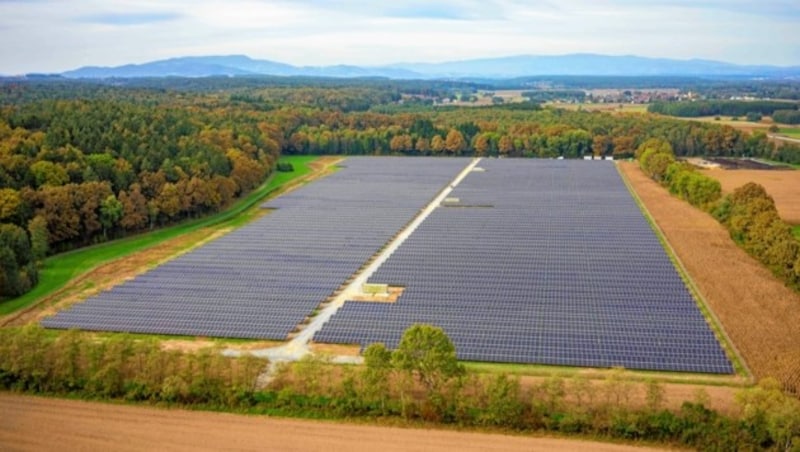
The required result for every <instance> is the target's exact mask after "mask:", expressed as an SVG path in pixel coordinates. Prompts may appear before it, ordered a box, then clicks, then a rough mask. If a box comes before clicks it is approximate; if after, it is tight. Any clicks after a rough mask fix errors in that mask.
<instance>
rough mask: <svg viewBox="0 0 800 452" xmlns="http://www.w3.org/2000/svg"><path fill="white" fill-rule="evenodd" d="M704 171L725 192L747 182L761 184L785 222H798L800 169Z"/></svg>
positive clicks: (799, 212) (799, 211)
mask: <svg viewBox="0 0 800 452" xmlns="http://www.w3.org/2000/svg"><path fill="white" fill-rule="evenodd" d="M704 173H705V174H706V175H708V176H711V177H713V178H714V179H717V180H718V181H719V183H720V184H722V191H723V192H725V193H730V192H732V191H733V190H735V189H737V188H739V187H741V186H742V185H744V184H746V183H748V182H755V183H758V184H761V185H763V186H764V188H766V189H767V193H769V194H770V195H771V196H772V197H773V198H774V199H775V205H776V206H777V207H778V213H780V215H781V218H783V220H784V221H786V222H787V223H791V224H800V171H790V170H787V171H764V170H723V169H713V170H707V171H704Z"/></svg>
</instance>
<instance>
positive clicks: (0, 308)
mask: <svg viewBox="0 0 800 452" xmlns="http://www.w3.org/2000/svg"><path fill="white" fill-rule="evenodd" d="M316 158H317V157H315V156H288V157H282V158H281V160H282V161H286V162H289V163H291V164H292V165H293V166H294V168H295V170H294V171H293V172H291V173H281V172H277V171H276V172H274V173H273V174H272V175H271V176H270V178H269V179H267V181H266V182H265V183H264V184H263V185H261V186H260V187H259V188H258V189H256V190H254V191H253V192H251V193H250V194H249V195H247V196H246V197H244V198H242V199H240V200H238V201H237V202H236V203H234V204H233V205H232V206H231V207H230V208H229V209H227V210H225V211H223V212H220V213H217V214H214V215H211V216H209V217H205V218H200V219H197V220H190V221H185V222H183V223H180V224H178V225H175V226H170V227H168V228H164V229H159V230H156V231H153V232H149V233H143V234H138V235H135V236H132V237H127V238H124V239H120V240H114V241H111V242H106V243H103V244H100V245H94V246H90V247H86V248H81V249H78V250H75V251H70V252H67V253H63V254H58V255H55V256H51V257H49V258H47V259H46V260H45V261H44V266H43V268H42V269H41V271H40V273H39V284H37V285H36V287H34V288H33V290H31V291H30V292H28V293H26V294H25V295H22V296H20V297H17V298H13V299H10V300H6V301H4V302H2V304H0V315H8V314H11V313H13V312H15V311H17V310H19V309H22V308H25V307H27V306H30V305H32V304H33V303H35V302H37V301H39V300H40V299H42V298H44V297H46V296H48V295H50V294H52V293H53V292H55V291H57V290H59V289H61V288H62V287H64V285H66V284H67V282H68V281H70V280H71V279H72V278H75V277H76V276H78V275H81V274H83V273H86V272H87V271H89V270H91V269H93V268H95V267H97V266H98V265H101V264H103V263H106V262H108V261H110V260H112V259H117V258H120V257H123V256H127V255H130V254H133V253H135V252H138V251H141V250H143V249H146V248H149V247H151V246H155V245H158V244H159V243H162V242H164V241H166V240H170V239H172V238H175V237H178V236H180V235H182V234H186V233H189V232H192V231H196V230H198V229H200V228H205V227H209V226H217V225H219V226H225V227H233V226H239V225H240V224H241V223H243V222H245V221H246V220H247V219H248V218H249V216H247V215H243V214H244V213H245V212H246V211H248V209H250V208H251V207H253V206H255V205H256V204H257V203H259V202H261V201H262V200H263V199H264V197H265V196H267V195H269V194H270V193H272V192H273V191H275V190H277V189H278V188H280V187H281V186H282V185H284V184H286V183H287V182H289V181H291V180H293V179H296V178H299V177H302V176H305V175H306V174H308V173H310V172H311V168H310V166H309V164H310V163H311V162H312V161H314V160H315V159H316Z"/></svg>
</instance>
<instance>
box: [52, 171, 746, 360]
mask: <svg viewBox="0 0 800 452" xmlns="http://www.w3.org/2000/svg"><path fill="white" fill-rule="evenodd" d="M467 162H468V161H467V160H465V159H404V158H351V159H349V160H346V161H345V162H344V163H343V166H344V168H343V169H342V170H340V171H338V172H337V173H335V174H334V175H332V176H330V177H328V178H326V179H324V180H322V181H319V182H317V183H315V184H310V185H307V186H305V187H303V188H301V189H299V190H297V191H295V192H293V193H291V194H289V195H286V196H284V197H282V198H278V199H276V200H274V201H272V202H270V203H268V204H266V205H265V206H266V207H269V208H275V209H277V210H275V211H273V213H271V214H270V215H267V216H265V217H263V218H261V219H259V220H257V221H256V222H254V223H251V224H249V225H247V226H245V227H243V228H241V229H239V230H236V231H234V232H232V233H229V234H227V235H225V236H223V237H222V238H219V239H217V240H214V241H212V242H210V243H208V244H206V245H204V246H202V247H200V248H197V249H195V250H192V251H190V252H189V253H186V254H184V255H182V256H179V257H178V258H176V259H174V260H172V261H169V262H167V263H165V264H162V265H160V266H159V267H157V268H155V269H154V270H152V271H150V272H147V273H144V274H142V275H139V276H137V277H135V278H134V279H132V280H130V281H127V282H125V283H124V284H122V285H119V286H117V287H114V288H112V289H110V290H106V291H104V292H101V293H100V294H98V295H97V296H95V297H93V298H91V299H89V300H88V301H87V302H85V303H80V304H76V305H73V306H72V307H71V308H69V309H67V310H64V311H61V312H59V313H57V314H56V315H54V316H52V317H50V318H47V319H45V320H44V321H43V322H42V323H43V325H44V326H46V327H51V328H82V329H89V330H99V331H120V332H137V333H151V334H152V333H155V334H178V335H197V336H210V337H238V338H251V339H275V340H285V339H289V338H290V337H291V335H292V334H293V333H294V332H295V331H297V329H298V328H302V327H303V325H304V324H305V323H306V321H307V319H308V318H309V317H311V316H313V315H314V311H315V310H316V309H317V308H318V307H319V306H320V305H321V304H322V303H324V302H326V301H327V300H330V299H331V297H333V296H334V294H335V291H336V290H337V289H338V288H340V287H341V286H342V285H343V284H344V283H345V282H346V281H347V280H348V278H350V277H351V275H354V274H356V273H357V272H358V271H359V269H360V268H363V265H364V264H365V262H367V261H368V260H369V259H370V258H371V257H372V256H373V255H375V253H376V252H377V251H378V250H379V249H381V247H383V246H384V245H385V244H386V243H387V242H388V241H389V240H390V239H391V238H392V236H393V235H396V234H397V233H398V231H400V230H401V229H402V228H403V227H404V225H405V224H408V223H409V222H410V221H411V219H412V218H414V217H415V215H416V214H417V212H419V211H420V209H421V208H422V207H423V206H424V205H426V203H428V202H430V200H431V199H432V198H433V197H434V195H435V194H436V193H437V192H439V191H441V190H442V189H443V187H444V186H445V185H446V184H448V183H449V181H450V180H452V178H453V177H454V175H455V174H457V173H458V172H459V171H460V170H461V169H463V168H464V167H465V166H466V164H467ZM481 164H482V165H484V166H485V167H482V168H480V169H481V171H473V172H471V173H469V175H468V176H467V177H466V179H464V181H463V184H461V183H460V184H459V185H458V186H457V187H455V191H454V192H453V193H452V194H453V196H455V197H456V198H455V199H463V204H458V203H457V204H456V205H452V206H450V207H438V208H436V209H434V210H433V214H432V215H431V216H430V217H427V218H426V219H425V221H424V222H422V225H421V226H420V228H419V229H418V230H416V231H414V232H413V233H412V234H411V237H410V239H409V240H408V241H407V242H405V244H404V245H407V246H401V248H400V249H398V250H396V251H395V254H394V255H393V256H392V257H391V258H390V260H389V262H388V263H387V264H385V267H381V268H379V269H378V271H377V273H376V274H375V275H374V277H373V279H372V282H376V283H388V284H390V285H401V286H404V287H405V288H406V290H405V292H404V293H403V294H402V295H401V296H400V298H399V300H398V301H397V302H396V303H394V304H393V305H386V304H373V303H349V304H345V307H344V308H343V309H342V311H341V313H340V314H339V315H336V316H335V317H334V319H333V320H332V321H330V322H329V324H328V325H326V326H325V327H324V328H323V330H322V331H321V332H320V333H318V336H317V341H319V342H333V343H359V344H360V345H362V346H363V345H367V344H368V343H370V342H374V341H381V342H385V343H387V345H390V346H392V345H393V344H396V342H397V340H399V336H400V334H401V333H402V331H403V330H405V329H406V328H407V327H408V326H410V325H411V324H413V323H419V322H423V323H433V324H436V325H438V326H442V327H443V328H444V329H445V331H446V332H447V333H448V334H449V335H450V336H451V338H452V339H453V341H454V343H455V345H456V349H457V350H458V352H459V357H460V358H461V359H465V360H473V361H494V362H522V363H543V364H556V365H569V366H598V367H613V366H623V367H627V368H634V369H649V370H662V371H684V372H687V371H688V372H704V373H722V374H729V373H732V372H733V368H732V366H731V364H730V362H729V361H728V358H727V357H726V355H725V353H724V351H723V349H722V348H721V347H720V344H719V343H718V342H717V338H716V337H715V336H714V333H713V332H712V331H711V329H710V328H709V327H708V325H707V323H706V320H705V319H704V318H703V316H702V314H701V312H700V310H699V309H698V308H697V306H696V304H695V301H694V300H693V298H692V296H691V294H690V293H689V291H688V289H687V288H686V286H685V284H684V283H683V281H682V280H681V278H680V276H679V275H678V273H677V272H676V270H675V268H674V266H673V265H672V263H671V262H670V260H669V258H668V256H667V255H666V253H665V252H664V250H663V248H662V246H661V245H660V243H659V241H658V239H657V237H656V236H655V234H654V233H653V231H652V230H651V228H650V226H649V225H648V223H647V222H646V220H645V218H644V216H643V215H642V214H641V212H640V211H639V208H638V207H637V206H636V204H635V202H634V201H633V199H632V198H631V195H630V193H629V192H628V190H627V188H626V187H625V185H624V184H623V183H622V180H621V179H620V177H619V174H618V173H617V171H616V169H615V167H614V166H613V164H611V163H607V162H605V163H589V162H583V161H555V160H550V161H547V160H521V161H516V160H515V161H511V160H484V161H483V162H482V163H481ZM454 183H455V182H454ZM530 206H534V208H531V207H530ZM286 231H292V235H291V236H287V235H286ZM414 269H417V270H414ZM631 275H635V277H631ZM365 313H366V314H365ZM373 314H374V316H372V315H373ZM389 314H391V315H389ZM365 315H366V317H364V316H365ZM342 322H344V325H342ZM331 331H332V333H330V332H331Z"/></svg>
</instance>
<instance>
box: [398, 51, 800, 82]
mask: <svg viewBox="0 0 800 452" xmlns="http://www.w3.org/2000/svg"><path fill="white" fill-rule="evenodd" d="M392 67H398V68H403V69H408V70H411V71H415V72H419V73H423V74H426V75H428V76H432V77H463V76H468V77H489V78H512V77H524V76H529V75H611V76H625V75H659V76H669V75H676V76H677V75H684V76H685V75H694V76H697V75H717V76H736V75H765V76H791V75H794V76H797V75H800V67H792V68H784V67H776V66H740V65H736V64H731V63H723V62H719V61H709V60H697V59H695V60H673V59H666V58H645V57H638V56H608V55H596V54H572V55H555V56H532V55H519V56H510V57H499V58H483V59H475V60H464V61H450V62H444V63H410V64H406V63H400V64H395V65H392Z"/></svg>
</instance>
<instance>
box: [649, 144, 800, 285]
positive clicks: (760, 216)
mask: <svg viewBox="0 0 800 452" xmlns="http://www.w3.org/2000/svg"><path fill="white" fill-rule="evenodd" d="M637 157H638V159H639V164H640V165H641V168H642V170H643V171H644V172H645V173H646V174H647V175H648V176H650V177H651V178H652V179H653V180H655V181H656V182H659V183H661V184H662V185H664V186H666V187H667V188H668V189H669V191H670V192H671V193H673V194H675V195H678V196H680V197H681V198H683V199H685V200H687V201H689V202H690V203H691V204H693V205H695V206H697V207H700V208H702V209H703V210H705V211H706V212H709V213H710V214H712V215H713V216H714V217H715V218H716V219H717V220H718V221H719V222H720V223H721V224H722V225H724V226H725V227H726V228H727V229H728V231H729V232H730V234H731V237H732V238H733V240H734V241H735V242H736V243H738V244H739V245H740V246H741V247H742V248H743V249H744V250H745V251H747V252H748V253H749V254H750V255H752V256H753V257H755V258H756V259H757V260H758V261H760V262H761V263H762V264H764V265H765V266H766V267H767V268H769V269H770V270H771V271H772V273H773V274H774V275H775V276H776V277H778V278H779V279H780V280H781V281H783V282H784V283H785V284H786V285H787V286H789V287H791V288H793V289H794V290H797V291H800V242H798V241H797V239H796V238H795V237H794V235H793V234H792V228H791V227H790V226H789V225H788V224H786V223H785V222H784V221H783V220H782V219H781V218H780V215H779V214H778V209H777V208H776V207H775V201H774V200H773V199H772V197H771V196H769V194H768V193H767V192H766V190H765V189H764V187H763V186H761V185H759V184H756V183H753V182H750V183H748V184H745V185H744V186H742V187H739V188H737V189H736V190H734V191H733V193H731V194H729V195H726V196H724V197H723V196H722V190H721V187H720V183H719V182H718V181H717V180H715V179H713V178H711V177H709V176H706V175H704V174H701V173H700V172H698V171H697V170H695V169H694V168H693V167H692V166H691V165H689V164H687V163H683V162H677V161H676V160H675V155H674V153H673V151H672V148H671V147H670V145H669V143H667V142H664V141H661V140H650V141H648V142H646V143H644V144H643V145H642V146H641V147H640V149H638V150H637Z"/></svg>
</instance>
